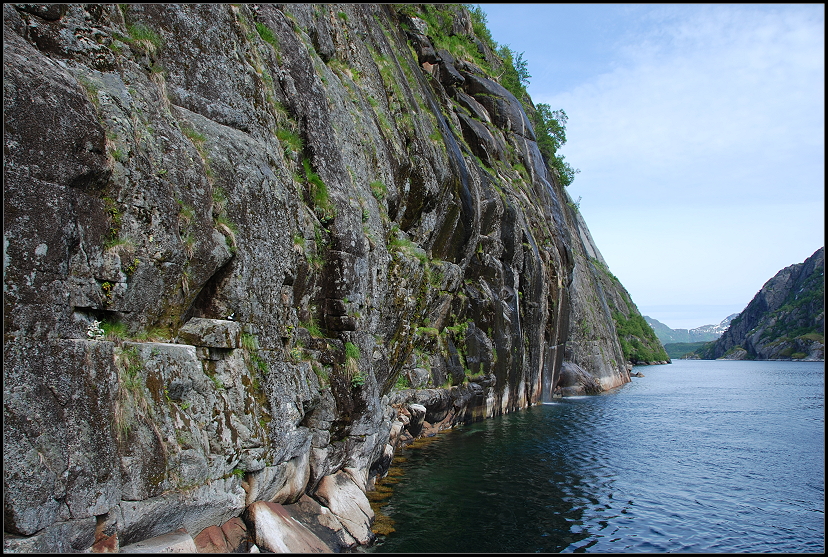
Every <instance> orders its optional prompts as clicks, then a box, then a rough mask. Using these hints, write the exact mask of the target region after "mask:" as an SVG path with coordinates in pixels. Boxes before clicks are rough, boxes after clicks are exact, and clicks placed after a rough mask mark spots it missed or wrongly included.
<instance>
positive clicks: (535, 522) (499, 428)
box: [369, 361, 825, 553]
mask: <svg viewBox="0 0 828 557" xmlns="http://www.w3.org/2000/svg"><path fill="white" fill-rule="evenodd" d="M824 369H825V366H824V363H823V362H735V361H676V362H674V363H673V364H672V365H667V366H653V367H642V368H638V369H637V371H642V372H643V373H644V374H645V377H643V378H636V379H633V382H632V383H630V384H627V385H625V386H623V387H621V388H619V389H616V390H614V391H612V392H609V393H605V394H603V395H598V396H590V397H573V398H564V399H559V400H557V401H555V402H553V403H550V404H544V405H542V406H535V407H532V408H529V409H527V410H525V411H522V412H517V413H514V414H510V415H506V416H502V417H499V418H495V419H491V420H486V421H483V422H480V423H477V424H473V425H470V426H466V427H461V428H458V429H456V430H454V431H451V432H448V433H446V434H443V435H441V436H440V437H441V438H440V439H438V440H437V441H435V442H433V443H428V444H426V445H424V446H422V447H420V448H415V449H406V450H405V451H403V454H402V456H403V457H404V460H402V462H401V463H400V464H399V465H400V467H401V468H402V471H403V475H402V476H401V478H402V479H401V480H400V481H399V482H398V483H396V484H394V491H393V495H392V496H391V497H390V499H388V503H387V504H386V505H385V506H384V507H382V512H383V513H384V514H385V515H387V516H388V517H389V518H390V519H391V520H393V521H394V523H393V527H394V528H395V531H394V532H391V533H389V534H388V535H387V536H381V537H380V539H379V541H378V543H377V544H376V545H375V546H374V547H373V548H371V549H370V550H369V551H375V552H388V553H403V552H416V553H423V552H434V553H442V552H449V553H453V552H454V553H461V552H489V553H495V552H531V553H534V552H815V553H820V552H822V551H823V550H824V541H825V538H824V535H825V530H824V510H825V496H824V493H825V491H824V486H825V483H824V464H825V460H824V455H825V441H824V431H825V419H824V393H825V375H824Z"/></svg>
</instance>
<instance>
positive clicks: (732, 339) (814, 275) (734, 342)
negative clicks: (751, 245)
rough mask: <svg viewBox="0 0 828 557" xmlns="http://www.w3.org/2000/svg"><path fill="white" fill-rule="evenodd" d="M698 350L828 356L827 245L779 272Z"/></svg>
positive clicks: (710, 355)
mask: <svg viewBox="0 0 828 557" xmlns="http://www.w3.org/2000/svg"><path fill="white" fill-rule="evenodd" d="M698 353H699V355H700V357H701V358H702V359H716V358H723V359H731V360H742V359H755V360H790V359H792V360H823V359H825V248H824V247H822V248H819V249H818V250H817V251H816V252H814V254H813V255H812V256H811V257H809V258H808V259H806V260H805V261H804V262H803V263H797V264H795V265H791V266H789V267H785V268H784V269H782V270H781V271H779V272H778V273H776V275H775V276H774V277H773V278H771V279H770V280H769V281H768V282H766V283H765V285H764V286H763V287H762V289H761V290H760V291H759V292H757V294H756V296H754V297H753V300H751V301H750V303H749V304H748V305H747V307H746V308H745V309H744V310H743V311H742V313H740V314H739V316H738V317H736V318H735V319H733V321H731V323H730V326H729V327H728V328H727V330H726V331H725V332H724V333H723V334H722V336H721V337H720V338H719V339H718V340H716V341H715V342H713V343H712V344H711V345H709V346H706V347H705V348H704V349H702V350H699V351H698Z"/></svg>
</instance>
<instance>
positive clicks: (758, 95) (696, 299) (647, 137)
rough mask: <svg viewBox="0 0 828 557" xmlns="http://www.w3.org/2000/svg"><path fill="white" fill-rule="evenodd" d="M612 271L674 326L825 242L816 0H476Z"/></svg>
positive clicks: (738, 300) (701, 321)
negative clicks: (559, 114)
mask: <svg viewBox="0 0 828 557" xmlns="http://www.w3.org/2000/svg"><path fill="white" fill-rule="evenodd" d="M481 7H482V8H483V10H484V11H485V12H486V13H487V17H488V27H489V29H490V30H491V32H492V37H493V38H494V40H495V41H497V42H498V43H499V44H507V45H509V46H510V47H511V49H512V50H513V51H515V52H523V53H524V58H525V59H526V60H527V61H528V69H529V73H530V74H531V75H532V77H531V80H530V84H529V87H528V90H529V93H530V95H531V96H532V99H533V100H534V102H535V103H536V104H537V103H547V104H549V105H550V106H551V108H552V109H553V110H556V109H563V110H564V111H566V113H567V115H568V116H569V123H568V125H567V144H566V145H565V146H564V147H563V148H562V149H561V151H560V153H561V154H563V155H564V156H565V157H566V160H567V161H568V162H569V163H570V164H572V166H573V167H575V168H579V169H580V170H581V173H580V174H578V175H577V176H576V178H575V181H574V182H573V183H572V185H571V186H570V187H569V193H570V195H571V196H572V197H573V199H575V200H577V199H578V198H579V197H580V198H581V212H582V214H583V215H584V218H585V219H586V222H587V224H588V226H589V228H590V231H591V232H592V235H593V237H594V239H595V242H596V243H597V245H598V248H599V249H600V250H601V253H602V254H603V256H604V258H605V259H606V260H607V263H608V264H609V267H610V269H611V270H612V272H613V273H614V274H615V275H616V276H617V277H618V278H619V279H620V280H621V282H622V283H623V284H624V286H625V287H626V288H627V290H628V291H629V292H630V294H631V295H632V298H633V301H635V302H636V304H637V305H638V308H639V310H640V311H641V313H642V314H644V315H649V316H650V317H653V318H655V319H658V320H659V321H661V322H663V323H665V324H666V325H668V326H670V327H672V328H674V329H675V328H693V327H698V326H700V325H706V324H710V323H718V322H719V321H721V320H722V319H724V318H725V317H726V316H727V315H729V314H731V313H735V312H738V311H741V310H742V309H744V307H745V306H746V305H747V304H748V302H750V300H751V299H752V298H753V296H754V295H755V294H756V292H758V291H759V289H760V288H761V287H762V285H763V284H764V283H765V282H766V281H767V280H768V279H770V278H771V277H772V276H773V275H775V274H776V273H777V272H778V271H779V270H780V269H782V268H783V267H786V266H788V265H792V264H794V263H801V262H802V261H804V260H805V259H806V258H807V257H809V256H810V255H811V254H812V253H813V252H814V251H816V250H817V249H818V248H819V247H820V246H823V245H824V241H825V240H824V237H825V212H824V203H825V193H824V191H825V189H824V188H825V159H824V151H825V128H824V124H825V82H824V80H825V58H824V50H825V8H824V6H823V5H822V4H800V5H790V6H788V5H770V4H756V5H749V4H734V5H722V4H718V5H691V4H681V5H667V4H663V5H656V4H650V5H621V4H572V5H565V4H564V5H561V4H481Z"/></svg>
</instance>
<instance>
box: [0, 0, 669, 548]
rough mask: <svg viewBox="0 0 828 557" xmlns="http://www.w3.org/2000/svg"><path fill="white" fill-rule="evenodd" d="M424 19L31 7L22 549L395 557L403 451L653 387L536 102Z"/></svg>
mask: <svg viewBox="0 0 828 557" xmlns="http://www.w3.org/2000/svg"><path fill="white" fill-rule="evenodd" d="M406 6H407V5H397V7H396V8H395V7H394V6H392V5H381V4H364V5H356V4H347V5H337V6H334V5H321V4H316V5H304V4H290V5H274V4H268V5H255V4H233V5H230V4H198V5H195V4H122V5H97V4H69V5H35V4H4V7H3V10H4V43H3V49H4V67H3V77H4V80H3V95H4V109H3V114H4V149H5V151H4V152H5V157H4V200H3V203H4V330H3V331H4V371H3V373H4V423H3V427H4V432H3V436H4V452H3V461H4V472H3V478H4V493H5V497H4V529H5V535H4V548H5V549H6V550H8V551H24V552H25V551H45V552H49V551H58V552H63V551H65V552H71V551H86V550H88V549H89V548H91V547H96V548H98V549H97V550H101V551H104V550H112V549H117V548H119V547H120V548H122V549H126V548H132V549H139V548H140V547H145V546H140V547H139V546H136V544H147V543H150V542H149V540H152V543H153V544H156V545H154V546H153V547H160V545H158V544H161V545H163V544H164V543H169V547H171V548H172V547H187V548H191V546H190V543H191V542H190V541H188V539H189V538H188V536H189V537H191V538H192V540H191V541H192V543H194V544H196V545H195V546H196V547H198V548H208V547H209V548H214V549H218V550H221V548H223V547H224V548H229V549H230V550H231V551H237V550H241V551H246V550H248V549H250V548H251V547H252V546H253V545H254V544H259V543H261V544H262V547H261V549H268V548H270V549H271V550H273V548H279V547H281V546H280V545H279V543H286V545H285V547H287V548H288V549H291V550H302V548H317V547H318V546H317V545H315V544H317V539H318V540H322V541H323V542H324V543H325V544H326V545H327V546H328V547H334V545H335V546H336V547H338V548H347V547H353V545H354V544H357V543H368V542H369V541H370V539H371V534H370V521H371V513H370V512H369V511H370V507H365V505H364V504H362V503H365V501H364V500H363V498H361V497H359V496H358V493H357V492H360V493H362V494H363V495H364V493H365V491H367V490H370V489H371V486H372V485H373V483H372V482H373V481H374V479H375V478H376V477H378V476H381V475H382V474H384V473H385V471H386V470H387V468H388V464H389V463H390V456H391V455H393V451H394V449H395V447H396V446H397V445H398V444H399V443H401V442H405V440H406V439H407V438H413V437H415V436H417V435H423V434H428V433H430V432H433V431H435V430H437V429H439V428H443V427H451V426H452V425H455V424H458V423H466V422H470V421H475V420H479V419H483V418H485V417H490V416H496V415H500V414H504V413H508V412H513V411H516V410H519V409H521V408H525V407H526V406H528V405H531V404H535V403H538V402H540V401H541V400H543V399H544V398H546V397H550V396H552V395H553V394H554V393H555V391H556V389H557V390H558V391H560V390H561V389H562V388H563V387H561V385H559V381H560V378H561V377H562V375H561V370H562V369H563V364H564V361H568V362H570V363H571V364H572V365H573V366H577V368H578V369H579V370H580V371H578V373H575V374H567V375H566V377H567V378H568V379H567V384H566V388H570V387H576V390H577V385H579V384H580V385H581V386H582V387H583V386H584V384H586V383H588V384H589V385H590V389H593V390H597V389H599V388H600V389H607V388H611V387H614V386H617V385H620V384H623V383H624V382H626V381H629V375H628V366H629V364H630V363H631V362H632V359H633V358H632V357H631V356H632V353H631V352H630V353H629V354H626V353H625V344H624V343H627V344H629V343H630V342H632V339H634V338H638V337H636V336H635V334H631V335H627V334H624V335H621V338H619V334H618V328H617V326H616V323H619V322H618V321H617V318H618V315H623V316H625V317H624V318H625V319H627V318H629V319H632V318H633V317H634V316H635V315H637V310H636V309H635V306H634V304H632V302H631V301H630V300H629V296H628V295H627V294H626V292H625V291H624V290H623V288H622V287H621V286H620V284H617V281H616V280H612V279H613V278H612V277H611V276H610V275H609V274H608V270H606V266H605V264H603V260H602V258H601V257H600V253H599V252H598V251H597V248H596V247H595V246H594V243H593V242H592V240H591V238H590V237H589V232H588V230H587V228H586V224H585V223H584V222H583V220H582V219H581V217H580V215H579V213H578V211H577V208H576V207H575V206H574V205H572V204H571V202H570V204H567V201H568V198H567V196H566V194H565V192H564V191H563V189H562V187H561V185H560V184H559V183H558V180H557V178H556V177H555V176H554V175H553V174H550V173H549V171H548V170H547V167H546V164H545V162H544V160H543V157H542V156H541V154H540V151H539V150H538V147H537V144H536V142H535V134H534V130H533V129H532V125H531V119H530V118H529V117H528V116H527V110H528V111H530V112H531V110H532V106H531V101H528V99H517V98H516V97H515V96H514V95H513V94H512V93H511V92H509V91H508V90H506V89H505V88H504V87H502V86H501V85H500V84H499V83H498V82H497V79H496V78H495V77H493V76H495V75H498V73H497V72H495V71H493V70H492V68H494V69H497V68H498V66H497V65H498V64H500V63H501V62H500V61H499V59H497V57H496V56H495V55H494V54H493V52H492V51H491V49H490V48H488V47H487V45H486V44H485V43H484V42H482V41H481V40H480V39H479V38H477V37H475V36H474V34H473V31H472V28H473V26H472V25H471V20H470V16H469V13H468V12H466V11H465V10H464V9H463V8H462V7H461V6H459V5H456V6H453V5H446V6H442V7H438V8H435V7H428V8H422V10H423V12H422V13H421V12H419V11H418V10H420V8H418V7H415V6H410V7H406ZM397 8H399V10H400V11H398V10H397ZM418 14H419V15H421V16H423V17H426V16H428V18H429V23H427V22H426V21H425V20H424V19H422V18H420V17H418ZM449 35H452V36H453V40H452V41H451V44H452V45H454V46H452V49H453V50H452V53H449V52H448V51H446V50H445V47H447V46H450V45H449V42H448V41H446V40H445V37H447V36H449ZM458 44H460V45H465V46H462V47H457V45H458ZM483 68H488V69H483ZM524 103H525V104H524ZM636 354H643V352H636ZM636 357H639V356H638V355H637V356H636ZM651 359H652V360H653V361H656V360H659V359H660V358H651ZM573 381H574V383H572V382H573ZM570 383H572V384H570ZM408 387H416V388H417V389H409V388H408ZM355 501H356V504H357V508H352V506H349V505H351V504H352V503H354V502H355ZM259 503H267V504H266V505H264V504H259ZM357 511H359V512H357ZM311 516H312V517H316V518H313V519H311V518H309V517H311ZM239 517H242V518H244V519H245V521H244V522H242V521H240V520H239ZM289 517H290V518H289ZM297 517H299V518H297ZM297 520H300V521H301V522H302V525H303V526H302V528H304V529H299V530H290V532H292V533H284V534H282V535H279V536H277V537H276V538H272V537H270V535H269V534H268V533H267V532H273V531H277V530H280V529H281V528H282V527H283V526H285V525H288V526H291V525H293V521H297ZM239 522H242V525H243V528H241V526H240V524H239ZM262 524H267V525H269V526H267V527H264V526H261V525H262ZM217 528H219V529H221V530H222V535H223V538H222V536H221V535H219V532H218V530H217ZM240 528H241V530H240ZM241 531H243V533H240V532H241ZM265 531H267V532H265ZM297 532H298V533H297ZM185 533H186V534H185ZM159 536H161V537H162V538H161V540H160V541H159V539H158V538H159ZM163 536H167V537H163ZM291 536H292V537H291ZM286 537H290V538H291V540H293V541H291V543H287V542H284V540H285V539H286ZM222 539H223V540H224V541H223V542H222ZM274 540H275V541H274ZM279 540H281V541H279ZM331 540H335V541H331ZM182 544H183V545H182ZM332 544H334V545H332ZM256 547H258V545H256Z"/></svg>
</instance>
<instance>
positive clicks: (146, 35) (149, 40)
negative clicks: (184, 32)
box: [127, 23, 164, 54]
mask: <svg viewBox="0 0 828 557" xmlns="http://www.w3.org/2000/svg"><path fill="white" fill-rule="evenodd" d="M127 33H129V37H130V38H129V39H128V41H127V42H129V44H130V45H131V46H134V47H137V48H138V49H139V50H141V51H143V52H147V53H149V54H155V53H156V52H157V51H158V50H160V49H161V47H162V46H163V45H164V43H163V41H162V40H161V36H160V35H158V33H156V32H155V31H153V30H152V29H150V28H149V27H147V26H146V25H144V24H143V23H135V24H134V25H127Z"/></svg>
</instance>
